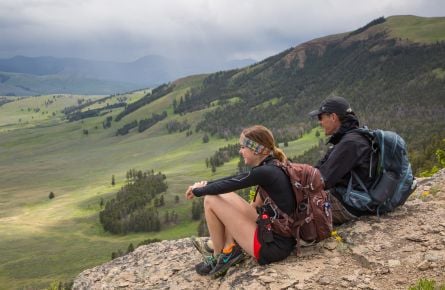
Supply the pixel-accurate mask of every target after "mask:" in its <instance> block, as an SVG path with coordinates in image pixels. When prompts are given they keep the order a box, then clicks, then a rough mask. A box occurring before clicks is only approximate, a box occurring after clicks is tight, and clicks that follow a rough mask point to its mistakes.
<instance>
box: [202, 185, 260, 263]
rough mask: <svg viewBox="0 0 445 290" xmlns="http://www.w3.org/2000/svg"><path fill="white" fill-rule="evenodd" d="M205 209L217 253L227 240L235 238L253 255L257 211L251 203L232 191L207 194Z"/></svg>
mask: <svg viewBox="0 0 445 290" xmlns="http://www.w3.org/2000/svg"><path fill="white" fill-rule="evenodd" d="M204 209H205V216H206V221H207V226H208V228H209V233H210V237H211V239H212V241H213V246H214V250H215V253H219V252H221V250H222V249H223V247H224V246H225V245H226V244H227V240H232V241H233V239H235V240H236V241H237V243H238V244H239V245H240V246H241V247H242V248H243V249H244V250H245V251H246V252H247V253H248V254H250V255H253V237H254V234H255V230H256V227H257V225H256V222H255V221H256V218H257V213H256V210H255V209H254V208H253V207H252V206H251V205H249V204H248V203H247V202H246V201H245V200H244V199H242V198H241V197H240V196H239V195H237V194H236V193H233V192H231V193H227V194H222V195H207V196H205V197H204ZM226 233H228V234H226Z"/></svg>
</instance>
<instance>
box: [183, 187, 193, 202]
mask: <svg viewBox="0 0 445 290" xmlns="http://www.w3.org/2000/svg"><path fill="white" fill-rule="evenodd" d="M192 189H193V188H192V186H189V188H188V189H187V191H186V192H185V198H186V199H192V198H194V197H195V195H194V194H193V192H192Z"/></svg>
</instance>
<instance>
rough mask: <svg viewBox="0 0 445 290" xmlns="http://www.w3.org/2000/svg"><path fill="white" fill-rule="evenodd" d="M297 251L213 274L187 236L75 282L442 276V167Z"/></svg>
mask: <svg viewBox="0 0 445 290" xmlns="http://www.w3.org/2000/svg"><path fill="white" fill-rule="evenodd" d="M336 230H337V233H338V235H337V236H336V237H332V238H330V239H328V240H326V241H323V242H321V243H319V244H316V245H314V246H311V247H305V248H302V251H301V255H300V256H299V257H297V256H294V255H292V256H290V257H288V258H287V259H286V260H284V261H282V262H279V263H274V264H271V265H267V266H259V265H258V264H257V262H256V261H255V260H254V259H252V258H247V259H246V260H245V261H244V262H242V263H241V264H239V265H237V266H235V267H233V268H231V269H230V270H229V271H228V272H227V274H226V275H225V276H224V277H222V278H218V279H211V278H209V277H205V276H204V277H203V276H199V275H198V274H196V273H195V270H194V265H195V264H197V263H199V262H200V261H201V256H200V254H199V253H198V252H197V251H196V250H195V249H194V248H193V247H192V245H191V242H190V239H188V238H186V239H181V240H173V241H162V242H159V243H154V244H150V245H147V246H141V247H139V248H137V249H136V250H135V251H134V252H132V253H130V254H128V255H126V256H123V257H120V258H117V259H115V260H113V261H110V262H108V263H105V264H103V265H100V266H97V267H95V268H92V269H88V270H85V271H83V272H82V273H81V274H80V275H79V276H78V277H77V278H76V279H75V281H74V286H73V289H206V288H207V289H252V290H253V289H255V290H257V289H407V288H408V287H409V286H410V285H413V284H415V283H416V282H417V281H418V280H419V279H420V278H428V279H434V280H435V281H436V283H437V284H444V283H445V274H444V273H445V170H442V171H440V172H439V173H437V174H436V175H435V176H433V177H432V178H428V179H423V180H420V181H419V186H418V189H417V190H416V192H414V193H413V195H412V196H411V197H410V199H409V200H408V201H407V202H406V204H405V205H404V206H402V207H400V208H398V209H397V210H396V211H394V212H392V213H390V214H387V215H384V216H381V217H376V216H371V217H362V218H360V219H359V220H357V221H355V222H353V223H349V224H346V225H342V226H340V227H338V228H336Z"/></svg>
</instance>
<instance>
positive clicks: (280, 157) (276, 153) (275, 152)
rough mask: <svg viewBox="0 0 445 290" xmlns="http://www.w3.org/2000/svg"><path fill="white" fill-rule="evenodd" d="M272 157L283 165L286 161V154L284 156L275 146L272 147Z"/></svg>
mask: <svg viewBox="0 0 445 290" xmlns="http://www.w3.org/2000/svg"><path fill="white" fill-rule="evenodd" d="M273 156H275V158H277V159H278V160H280V162H283V163H285V162H286V161H287V157H286V154H284V152H283V150H281V149H280V148H278V147H275V146H274V147H273Z"/></svg>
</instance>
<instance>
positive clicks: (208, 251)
mask: <svg viewBox="0 0 445 290" xmlns="http://www.w3.org/2000/svg"><path fill="white" fill-rule="evenodd" d="M191 240H192V244H193V246H194V247H195V248H196V249H197V250H198V252H200V253H201V255H203V256H211V255H213V248H212V247H211V245H210V243H211V241H210V240H209V239H203V238H196V237H191Z"/></svg>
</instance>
